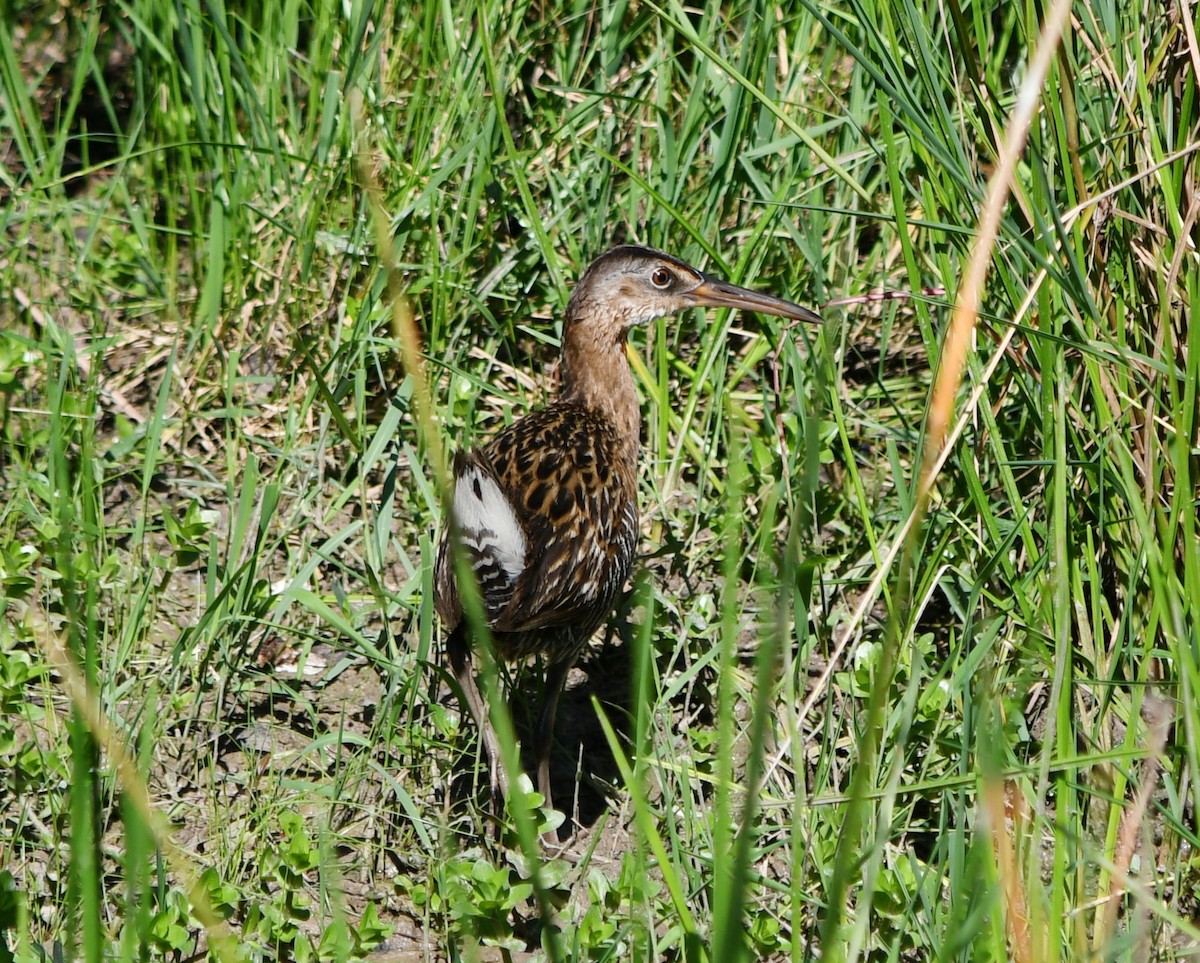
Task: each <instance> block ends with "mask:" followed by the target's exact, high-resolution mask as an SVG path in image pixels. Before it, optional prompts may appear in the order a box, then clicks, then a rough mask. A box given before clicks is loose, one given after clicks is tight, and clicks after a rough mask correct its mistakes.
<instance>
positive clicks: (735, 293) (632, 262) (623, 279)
mask: <svg viewBox="0 0 1200 963" xmlns="http://www.w3.org/2000/svg"><path fill="white" fill-rule="evenodd" d="M698 307H710V308H738V309H741V310H743V311H758V312H760V313H762V314H773V315H777V316H779V317H781V318H793V319H795V320H797V321H811V322H817V323H820V321H821V319H820V317H818V316H817V315H816V314H814V313H813V312H812V311H809V310H808V309H807V308H802V307H800V305H798V304H793V303H792V302H791V301H785V300H783V299H782V298H776V297H772V296H771V295H769V294H760V293H759V292H758V291H751V290H750V289H749V288H743V287H739V286H738V285H736V284H730V283H729V282H727V281H722V280H721V279H720V278H715V277H712V276H711V275H708V274H705V273H704V272H703V271H698V270H697V269H696V268H694V267H692V266H691V265H688V264H684V263H683V261H680V260H679V259H678V258H674V257H672V256H671V255H670V254H664V253H663V252H662V251H655V250H653V249H652V248H648V247H637V246H634V245H624V246H622V247H615V248H613V249H612V250H610V251H608V252H607V253H605V254H602V255H601V256H600V257H599V258H597V259H596V260H595V261H593V262H592V264H591V266H590V267H589V268H588V269H587V270H586V271H585V272H584V274H583V277H581V278H580V279H579V284H578V285H576V287H575V290H574V292H573V293H572V294H571V301H570V304H569V305H568V307H567V315H566V317H567V323H568V324H569V325H583V326H587V327H588V328H591V329H593V330H591V331H590V332H589V333H590V334H592V336H593V337H604V335H607V334H611V335H612V337H613V338H614V340H617V341H624V338H625V335H626V334H627V333H628V332H629V329H630V328H632V327H634V326H635V325H638V324H645V323H647V322H648V321H652V320H654V319H655V318H660V317H662V316H663V315H665V314H674V313H675V312H677V311H684V310H686V309H688V308H698ZM602 331H603V334H602V333H601V332H602Z"/></svg>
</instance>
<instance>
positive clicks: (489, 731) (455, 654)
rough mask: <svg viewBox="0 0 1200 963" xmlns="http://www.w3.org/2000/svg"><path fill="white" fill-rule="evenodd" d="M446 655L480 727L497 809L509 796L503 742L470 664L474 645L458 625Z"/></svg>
mask: <svg viewBox="0 0 1200 963" xmlns="http://www.w3.org/2000/svg"><path fill="white" fill-rule="evenodd" d="M446 654H447V656H448V657H449V659H450V670H451V671H452V672H453V673H454V678H455V679H456V680H457V682H458V687H459V688H460V689H462V694H463V698H464V699H466V701H467V708H468V709H469V710H470V711H471V715H472V716H474V717H475V724H476V725H477V726H478V727H479V735H480V736H481V737H482V739H483V749H484V752H486V753H487V757H488V777H489V779H490V782H491V789H492V806H493V808H498V806H499V803H500V800H501V798H504V797H507V796H508V778H507V776H506V775H505V773H504V767H503V766H502V765H501V764H500V741H499V739H497V738H496V730H495V729H493V728H492V718H491V715H490V714H489V713H488V706H487V702H485V701H484V698H483V693H482V692H480V691H479V683H478V681H477V680H476V679H475V670H474V669H473V668H472V666H471V648H470V645H469V644H468V643H467V632H466V628H465V626H463V625H459V626H458V627H457V628H456V629H455V630H454V631H453V632H451V633H450V638H449V639H448V640H447V641H446Z"/></svg>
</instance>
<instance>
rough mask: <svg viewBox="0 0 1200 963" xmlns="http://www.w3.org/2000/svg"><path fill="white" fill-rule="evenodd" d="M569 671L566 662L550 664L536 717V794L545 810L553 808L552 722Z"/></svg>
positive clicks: (569, 665)
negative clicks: (540, 706) (551, 783)
mask: <svg viewBox="0 0 1200 963" xmlns="http://www.w3.org/2000/svg"><path fill="white" fill-rule="evenodd" d="M570 671H571V662H568V661H562V662H554V663H551V665H550V668H548V669H547V670H546V694H545V697H544V699H543V702H542V714H541V715H540V716H539V717H538V724H537V732H536V733H535V734H534V740H533V744H534V747H535V750H534V751H535V752H536V753H537V777H538V792H540V793H541V794H542V797H543V798H544V799H545V800H546V801H545V803H544V805H545V807H546V808H547V809H553V808H554V800H553V798H552V797H551V795H550V748H551V746H552V745H553V744H554V721H555V719H557V718H558V700H559V698H560V697H561V696H562V692H563V687H564V686H565V685H566V684H567V675H568V673H570Z"/></svg>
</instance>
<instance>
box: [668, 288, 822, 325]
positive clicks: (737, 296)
mask: <svg viewBox="0 0 1200 963" xmlns="http://www.w3.org/2000/svg"><path fill="white" fill-rule="evenodd" d="M687 297H688V298H689V299H690V300H691V301H692V302H693V303H694V304H695V305H696V306H697V307H706V308H738V309H740V310H742V311H758V312H759V313H760V314H774V315H776V316H777V317H780V318H793V319H794V320H796V321H808V322H811V323H812V324H821V323H822V322H821V316H820V315H818V314H815V313H814V312H812V311H810V310H808V308H802V307H800V305H798V304H792V302H791V301H785V300H783V298H776V297H772V296H771V295H770V294H760V293H759V292H758V291H751V290H750V289H749V288H740V287H738V286H737V285H736V284H730V283H729V282H728V281H722V280H721V279H720V278H713V277H708V276H705V278H704V280H703V281H701V282H700V284H699V285H698V286H697V287H694V288H692V290H691V291H690V292H688V295H687Z"/></svg>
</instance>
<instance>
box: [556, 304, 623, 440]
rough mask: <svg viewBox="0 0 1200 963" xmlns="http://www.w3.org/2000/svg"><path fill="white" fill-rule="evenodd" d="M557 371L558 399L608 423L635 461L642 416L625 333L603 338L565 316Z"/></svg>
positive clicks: (593, 327)
mask: <svg viewBox="0 0 1200 963" xmlns="http://www.w3.org/2000/svg"><path fill="white" fill-rule="evenodd" d="M597 335H600V336H599V337H598V336H597ZM559 371H560V378H561V380H560V382H559V397H560V398H561V399H562V400H563V401H570V402H574V403H575V404H580V405H583V406H584V407H585V408H589V409H591V410H592V411H595V412H597V413H599V414H601V415H603V416H604V417H605V418H607V419H608V420H609V421H611V422H612V424H613V427H614V428H616V430H617V436H618V437H619V438H620V439H621V443H622V449H623V454H625V455H626V456H627V457H628V458H629V459H630V461H631V462H636V461H637V451H638V443H639V436H640V434H641V429H642V413H641V408H640V407H639V405H638V396H637V389H636V388H635V387H634V384H633V374H632V372H631V371H630V370H629V359H628V358H627V357H626V355H625V336H624V334H623V333H622V335H621V336H620V337H619V338H614V337H613V336H612V334H611V331H610V332H608V333H607V336H605V333H604V332H597V330H596V327H595V326H592V325H587V324H574V323H572V322H571V319H570V318H569V317H568V319H567V323H566V325H565V326H564V328H563V353H562V366H561V368H560V369H559Z"/></svg>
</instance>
